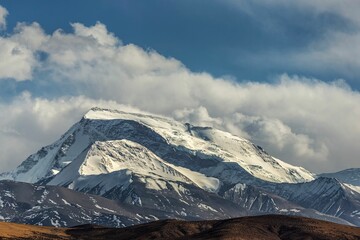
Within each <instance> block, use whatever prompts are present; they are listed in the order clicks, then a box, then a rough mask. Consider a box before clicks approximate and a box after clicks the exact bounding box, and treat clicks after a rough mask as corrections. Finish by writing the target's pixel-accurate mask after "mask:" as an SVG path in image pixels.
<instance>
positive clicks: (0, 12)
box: [0, 5, 9, 30]
mask: <svg viewBox="0 0 360 240" xmlns="http://www.w3.org/2000/svg"><path fill="white" fill-rule="evenodd" d="M8 14H9V12H8V11H7V10H6V8H4V7H3V6H1V5H0V30H4V29H5V28H6V16H7V15H8Z"/></svg>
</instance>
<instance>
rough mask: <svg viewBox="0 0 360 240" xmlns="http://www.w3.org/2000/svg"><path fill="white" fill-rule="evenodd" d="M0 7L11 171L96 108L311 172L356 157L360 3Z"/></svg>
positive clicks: (0, 136)
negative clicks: (212, 132)
mask: <svg viewBox="0 0 360 240" xmlns="http://www.w3.org/2000/svg"><path fill="white" fill-rule="evenodd" d="M0 6H2V8H0V29H1V30H0V111H1V112H3V113H4V115H3V116H2V117H1V119H0V165H2V167H3V168H4V169H10V168H13V167H14V166H16V165H17V164H18V163H19V162H21V161H22V160H23V159H25V158H26V156H27V155H29V154H31V153H32V152H34V151H36V150H37V149H38V148H40V147H41V146H44V145H46V144H49V143H50V142H52V141H54V140H55V139H57V138H58V137H59V136H60V135H61V134H62V133H63V132H64V131H66V129H67V128H68V127H69V126H71V124H73V123H74V122H76V121H77V120H78V119H79V118H80V117H81V115H82V114H84V112H86V110H87V109H89V108H90V107H93V106H104V107H114V108H123V107H124V106H126V107H127V108H129V107H130V108H132V109H136V110H139V109H140V110H142V111H148V112H152V113H156V114H161V115H166V116H169V117H173V118H175V119H177V120H180V121H183V122H185V121H191V122H193V123H194V124H198V125H207V126H209V125H210V126H214V127H217V128H220V129H223V130H226V131H230V132H232V133H233V134H236V135H240V136H243V137H245V138H248V139H250V140H252V141H254V142H255V143H256V144H259V145H261V146H263V147H264V148H265V149H266V150H267V151H268V152H270V153H271V154H273V155H275V156H276V157H278V158H281V159H283V160H285V161H287V162H289V163H292V164H295V165H301V166H305V167H307V168H308V169H310V170H312V171H316V172H326V171H336V170H340V169H344V168H350V167H359V164H358V156H359V154H360V152H359V151H360V150H359V148H358V145H359V143H360V139H359V137H358V136H360V125H359V123H358V120H359V119H360V104H359V103H360V93H359V90H360V80H359V76H360V70H359V69H360V60H359V58H358V56H359V55H360V32H359V30H360V17H359V14H358V12H359V11H360V3H359V2H358V1H355V0H345V1H342V2H339V1H337V0H328V1H326V2H324V1H322V0H312V1H310V0H303V1H294V2H291V3H290V2H289V1H288V0H277V1H275V0H268V1H260V0H253V1H246V0H242V1H240V0H238V1H235V0H221V1H220V0H211V1H200V0H196V1H194V0H192V1H190V0H182V1H165V0H163V1H160V0H154V1H145V0H144V1H121V0H120V1H119V0H117V1H115V0H104V1H92V0H86V1H85V0H81V1H80V0H78V1H71V2H70V1H58V0H52V1H48V0H47V1H45V0H38V1H18V0H2V1H0ZM59 29H62V30H59ZM8 149H10V150H8ZM11 149H13V150H11ZM14 149H16V150H14ZM14 151H15V152H16V153H15V154H14ZM339 159H341V160H339Z"/></svg>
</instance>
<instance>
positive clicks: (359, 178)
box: [319, 168, 360, 187]
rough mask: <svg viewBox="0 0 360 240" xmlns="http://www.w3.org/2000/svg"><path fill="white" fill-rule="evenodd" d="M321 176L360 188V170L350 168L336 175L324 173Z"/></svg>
mask: <svg viewBox="0 0 360 240" xmlns="http://www.w3.org/2000/svg"><path fill="white" fill-rule="evenodd" d="M319 176H320V177H329V178H336V179H338V180H339V181H340V182H342V183H347V184H351V185H353V186H358V187H360V168H350V169H346V170H343V171H340V172H335V173H322V174H319Z"/></svg>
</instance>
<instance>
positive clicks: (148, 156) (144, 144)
mask: <svg viewBox="0 0 360 240" xmlns="http://www.w3.org/2000/svg"><path fill="white" fill-rule="evenodd" d="M121 159H123V160H121ZM121 161H123V162H121ZM154 161H155V162H156V164H155V163H154ZM120 163H121V164H120ZM125 163H126V164H125ZM149 164H154V165H157V164H160V165H161V168H164V167H165V166H167V167H169V168H171V169H172V170H174V171H179V168H181V169H182V175H183V177H185V178H186V177H187V178H189V179H192V178H191V177H189V176H187V174H190V173H191V174H190V175H194V173H196V174H200V175H201V176H206V177H207V178H214V179H218V180H216V181H220V182H224V183H231V184H232V183H237V182H239V181H241V180H244V178H246V179H247V181H252V180H251V178H250V177H249V176H253V178H255V179H261V180H265V181H271V182H289V183H296V182H304V181H311V180H313V179H314V177H313V174H312V173H310V172H309V171H307V170H305V169H303V168H301V167H295V166H292V165H290V164H287V163H285V162H283V161H280V160H278V159H276V158H274V157H271V156H270V155H269V154H267V153H266V152H265V151H264V150H263V149H262V148H261V147H258V146H256V145H254V144H253V143H251V142H250V141H248V140H246V139H243V138H240V137H237V136H234V135H232V134H230V133H227V132H224V131H221V130H217V129H214V128H209V127H197V126H192V125H191V124H188V123H186V124H183V123H180V122H178V121H175V120H173V119H170V118H166V117H161V116H156V115H150V114H146V113H140V112H138V113H128V112H123V111H117V110H109V109H100V108H93V109H91V110H90V111H89V112H88V113H86V114H85V116H84V117H83V118H82V120H81V121H80V122H78V123H76V124H75V125H74V126H73V127H72V128H70V130H69V131H68V132H67V133H65V134H64V135H63V136H62V137H61V138H60V139H59V140H58V141H56V142H55V143H53V144H51V145H49V146H47V147H44V148H42V149H41V150H40V151H38V152H37V153H36V154H33V155H31V156H30V157H29V158H28V159H27V160H26V161H24V163H23V164H22V165H20V166H19V168H17V169H15V170H14V171H12V172H9V173H5V174H2V175H1V176H0V179H13V180H18V181H24V182H32V183H34V182H41V181H45V180H46V179H48V180H51V179H55V178H56V179H58V176H57V175H64V172H68V173H67V174H70V173H69V169H72V168H73V169H75V170H74V171H73V172H72V174H75V173H77V172H79V171H80V172H79V173H77V174H80V175H96V174H98V175H99V174H108V173H112V172H114V171H119V170H125V169H131V171H133V172H137V171H136V170H137V169H136V168H138V171H139V170H140V169H142V168H143V166H146V165H149ZM184 169H185V170H184ZM184 171H185V172H186V173H187V174H185V173H184ZM180 172H181V171H180ZM167 173H168V172H166V171H165V172H162V173H161V174H165V175H164V176H163V178H168V177H170V176H168V175H166V174H167ZM142 174H145V172H144V173H142ZM73 177H74V176H73ZM73 177H72V178H73ZM66 179H67V178H66ZM48 180H46V181H48ZM216 181H215V182H216ZM195 182H196V181H195ZM201 182H208V181H207V180H206V181H203V180H201ZM210 182H214V181H210ZM209 189H214V186H210V187H209Z"/></svg>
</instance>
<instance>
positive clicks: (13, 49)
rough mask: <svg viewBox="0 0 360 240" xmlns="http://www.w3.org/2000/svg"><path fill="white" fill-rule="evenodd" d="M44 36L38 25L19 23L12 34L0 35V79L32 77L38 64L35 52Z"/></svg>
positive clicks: (18, 79)
mask: <svg viewBox="0 0 360 240" xmlns="http://www.w3.org/2000/svg"><path fill="white" fill-rule="evenodd" d="M44 41H46V36H45V34H44V32H43V30H42V29H41V27H40V25H39V24H37V23H33V24H30V25H27V24H24V23H20V24H18V25H17V26H16V28H15V30H14V34H13V35H11V36H9V37H0V56H1V58H0V80H1V79H6V78H12V79H15V80H17V81H24V80H28V79H31V78H32V73H33V71H34V69H35V67H36V66H37V65H38V60H37V56H36V52H37V51H38V50H39V48H40V46H41V44H43V43H44Z"/></svg>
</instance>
